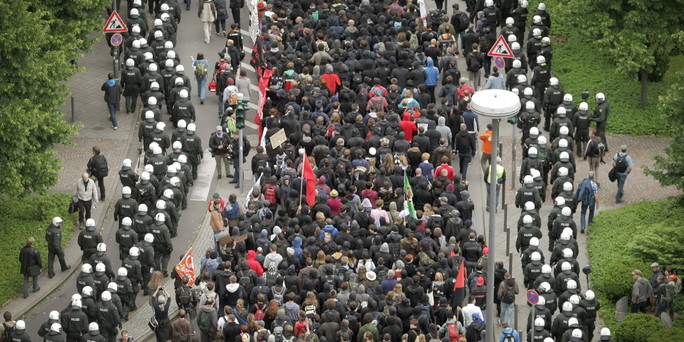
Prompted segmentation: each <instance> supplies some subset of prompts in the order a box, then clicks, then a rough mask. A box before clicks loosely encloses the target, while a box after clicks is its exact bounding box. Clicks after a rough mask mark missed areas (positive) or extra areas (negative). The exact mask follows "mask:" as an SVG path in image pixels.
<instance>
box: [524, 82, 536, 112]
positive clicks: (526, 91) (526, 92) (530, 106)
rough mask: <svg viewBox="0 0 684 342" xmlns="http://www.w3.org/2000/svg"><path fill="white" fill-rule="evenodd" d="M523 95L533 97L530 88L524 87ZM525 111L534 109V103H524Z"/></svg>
mask: <svg viewBox="0 0 684 342" xmlns="http://www.w3.org/2000/svg"><path fill="white" fill-rule="evenodd" d="M523 95H527V96H532V95H534V90H532V88H530V87H526V88H525V89H523ZM525 109H534V102H532V101H527V103H525Z"/></svg>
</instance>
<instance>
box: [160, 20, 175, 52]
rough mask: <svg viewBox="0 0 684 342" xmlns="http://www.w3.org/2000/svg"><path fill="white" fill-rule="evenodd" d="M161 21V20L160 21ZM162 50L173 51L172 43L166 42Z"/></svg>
mask: <svg viewBox="0 0 684 342" xmlns="http://www.w3.org/2000/svg"><path fill="white" fill-rule="evenodd" d="M162 20H163V19H162ZM164 49H173V42H172V41H170V40H169V41H167V42H165V43H164Z"/></svg>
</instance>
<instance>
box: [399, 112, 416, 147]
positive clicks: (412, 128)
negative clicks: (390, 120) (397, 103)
mask: <svg viewBox="0 0 684 342" xmlns="http://www.w3.org/2000/svg"><path fill="white" fill-rule="evenodd" d="M399 126H401V130H402V131H404V139H405V140H406V141H411V140H413V134H415V133H416V132H418V126H416V123H415V122H413V121H411V114H409V113H404V120H401V122H399Z"/></svg>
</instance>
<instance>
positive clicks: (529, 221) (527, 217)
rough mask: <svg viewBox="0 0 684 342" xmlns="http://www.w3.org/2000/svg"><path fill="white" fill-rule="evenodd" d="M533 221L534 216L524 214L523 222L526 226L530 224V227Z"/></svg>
mask: <svg viewBox="0 0 684 342" xmlns="http://www.w3.org/2000/svg"><path fill="white" fill-rule="evenodd" d="M532 221H533V220H532V216H530V215H525V216H523V224H524V225H525V226H528V227H529V226H530V225H532Z"/></svg>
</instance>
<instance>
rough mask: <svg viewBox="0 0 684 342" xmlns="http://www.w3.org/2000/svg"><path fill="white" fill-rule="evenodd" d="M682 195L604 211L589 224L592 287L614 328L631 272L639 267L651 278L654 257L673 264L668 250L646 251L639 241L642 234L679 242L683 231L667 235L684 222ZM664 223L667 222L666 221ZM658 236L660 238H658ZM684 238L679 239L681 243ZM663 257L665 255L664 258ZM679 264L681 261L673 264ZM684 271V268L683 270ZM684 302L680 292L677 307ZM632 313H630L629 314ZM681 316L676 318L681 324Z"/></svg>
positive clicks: (602, 314) (627, 291) (674, 243)
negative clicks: (617, 307) (658, 252)
mask: <svg viewBox="0 0 684 342" xmlns="http://www.w3.org/2000/svg"><path fill="white" fill-rule="evenodd" d="M680 205H681V197H675V198H670V199H667V200H662V201H644V202H641V203H636V204H632V205H628V206H624V207H622V208H617V209H612V210H606V211H602V212H601V213H600V214H599V215H598V216H597V217H596V219H595V220H594V223H593V224H592V225H591V227H589V234H588V248H587V251H588V254H589V259H590V263H591V265H592V268H593V272H592V274H591V281H592V288H593V289H594V291H595V292H596V296H597V298H598V300H599V301H600V302H601V310H600V312H599V313H600V315H601V318H602V319H603V320H604V322H605V323H606V325H607V326H608V327H609V328H611V329H613V328H615V327H616V324H617V323H616V322H615V302H616V301H617V300H618V299H620V298H621V297H623V296H628V297H629V296H630V294H631V292H632V284H633V280H632V277H631V272H632V271H633V270H635V269H640V270H641V271H642V272H643V274H644V277H645V278H647V279H650V277H651V269H650V267H649V266H650V264H651V263H652V262H654V261H657V262H659V263H660V264H661V265H666V266H671V265H673V264H670V263H668V262H667V260H674V259H670V256H669V253H665V254H663V255H660V254H653V255H650V254H644V253H642V252H643V248H641V246H639V245H638V243H635V242H638V241H642V240H641V236H642V234H644V233H645V232H648V236H650V237H652V239H654V240H653V241H649V243H651V244H653V245H654V246H656V245H659V244H660V245H665V244H664V242H665V241H667V242H668V243H669V244H671V245H677V241H675V239H676V237H677V236H682V235H681V234H680V235H664V234H663V233H661V230H662V232H666V231H668V230H669V228H670V227H678V228H679V229H681V227H683V226H684V210H683V209H682V207H681V206H680ZM663 223H664V224H663ZM656 237H659V239H660V240H661V242H659V241H657V240H655V239H656ZM681 244H682V241H679V245H680V246H681ZM663 257H664V258H663ZM674 266H679V265H674ZM682 273H684V272H682ZM681 304H684V295H680V296H678V307H683V306H680V305H681ZM630 316H631V315H629V316H628V317H630ZM680 321H681V320H676V321H675V325H677V326H679V325H681V324H682V323H680Z"/></svg>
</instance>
